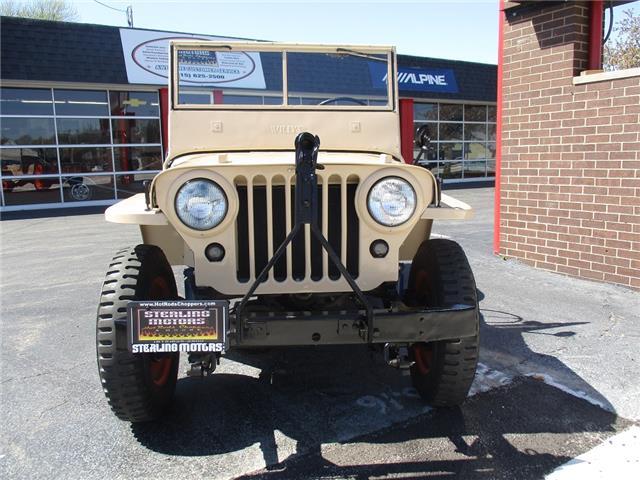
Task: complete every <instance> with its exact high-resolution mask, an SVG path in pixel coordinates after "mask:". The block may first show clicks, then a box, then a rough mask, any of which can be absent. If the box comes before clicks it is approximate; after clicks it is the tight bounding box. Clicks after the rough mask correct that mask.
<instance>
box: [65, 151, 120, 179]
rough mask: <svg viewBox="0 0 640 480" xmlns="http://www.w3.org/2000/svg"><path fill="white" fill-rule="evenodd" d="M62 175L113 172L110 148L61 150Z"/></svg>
mask: <svg viewBox="0 0 640 480" xmlns="http://www.w3.org/2000/svg"><path fill="white" fill-rule="evenodd" d="M60 168H61V169H62V173H63V174H64V173H100V172H111V171H113V161H112V158H111V149H110V148H95V147H79V148H61V149H60Z"/></svg>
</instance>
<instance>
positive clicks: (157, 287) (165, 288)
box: [149, 277, 173, 387]
mask: <svg viewBox="0 0 640 480" xmlns="http://www.w3.org/2000/svg"><path fill="white" fill-rule="evenodd" d="M168 295H169V285H168V284H167V281H166V280H165V279H164V277H155V278H154V279H153V281H152V282H151V286H150V288H149V298H151V299H154V300H160V299H166V298H167V296H168ZM172 365H173V358H172V357H169V356H155V357H153V358H152V359H151V361H150V364H149V373H151V381H152V382H153V383H154V384H155V385H157V386H159V387H161V386H163V385H165V384H166V383H167V380H169V374H170V373H171V366H172Z"/></svg>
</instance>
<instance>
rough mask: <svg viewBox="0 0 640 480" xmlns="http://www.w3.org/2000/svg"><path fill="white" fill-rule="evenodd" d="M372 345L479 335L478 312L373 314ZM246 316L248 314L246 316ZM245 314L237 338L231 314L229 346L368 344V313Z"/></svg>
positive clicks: (445, 310)
mask: <svg viewBox="0 0 640 480" xmlns="http://www.w3.org/2000/svg"><path fill="white" fill-rule="evenodd" d="M374 312H375V313H374V314H375V322H374V330H373V338H372V342H373V343H381V344H384V343H414V342H431V341H436V340H452V339H456V338H464V337H471V336H474V335H476V334H477V333H478V330H477V329H478V322H477V315H478V312H477V310H476V308H475V307H474V306H470V305H454V306H452V307H449V308H439V309H424V310H411V311H389V310H375V311H374ZM245 315H246V316H245ZM245 315H243V317H244V318H243V322H242V323H243V335H242V338H241V340H240V341H238V337H237V335H236V333H235V332H236V328H237V324H236V318H235V316H234V315H231V318H230V320H231V329H230V331H229V333H228V336H229V346H230V347H234V346H239V347H271V346H273V347H275V346H293V345H347V344H366V343H367V329H366V320H365V318H366V314H365V312H364V311H360V312H355V311H353V312H322V313H320V314H309V313H301V312H296V313H283V314H256V313H248V312H247V313H246V314H245Z"/></svg>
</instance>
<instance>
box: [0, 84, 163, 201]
mask: <svg viewBox="0 0 640 480" xmlns="http://www.w3.org/2000/svg"><path fill="white" fill-rule="evenodd" d="M7 83H9V84H3V85H2V88H7V89H21V90H31V89H33V90H48V91H49V92H50V95H51V97H50V98H51V102H52V110H53V111H52V114H51V115H24V114H7V115H5V114H2V115H1V116H0V117H1V118H2V119H4V118H49V119H52V121H53V125H54V140H55V141H54V143H51V144H46V145H39V144H36V145H31V144H16V145H0V151H2V150H10V149H12V148H13V149H20V148H33V149H42V148H46V149H51V150H55V155H56V161H57V173H49V174H43V175H33V174H31V175H15V176H3V175H2V173H1V172H0V179H2V180H5V179H11V180H35V179H40V178H42V179H52V178H55V179H57V180H58V184H59V185H60V187H59V190H60V199H59V201H58V202H57V203H42V204H35V203H34V204H32V203H26V204H16V205H7V203H6V201H5V192H4V188H0V209H2V210H3V211H8V210H13V209H21V210H26V209H34V208H59V207H64V206H69V205H75V206H81V205H83V206H91V205H104V204H111V203H113V202H115V201H117V200H120V199H121V198H126V197H125V196H123V197H121V196H120V195H119V194H118V187H117V177H118V176H123V175H131V176H133V175H142V174H145V175H147V174H150V175H153V176H155V175H157V174H158V173H159V172H161V171H162V170H161V169H157V170H140V171H137V170H136V171H125V172H122V171H117V170H116V169H115V166H116V164H115V149H116V148H124V147H157V148H159V150H160V164H162V161H163V160H164V155H165V152H164V145H163V144H162V115H161V111H160V94H159V91H158V89H149V88H146V89H145V88H119V87H110V86H105V87H104V88H96V87H95V86H87V87H86V88H83V87H81V86H68V85H48V86H46V87H43V86H42V85H33V86H23V85H16V84H14V83H12V82H11V83H10V82H7ZM127 86H128V87H136V86H135V85H127ZM55 90H86V91H104V92H105V93H106V96H107V109H108V110H107V111H108V113H109V115H58V114H57V111H56V99H55ZM111 92H141V93H142V92H144V93H152V94H154V95H155V98H156V99H157V105H158V107H157V112H158V114H157V116H149V115H144V116H129V115H113V114H112V109H111V107H112V105H111ZM58 119H100V120H107V121H108V123H109V138H108V140H109V141H108V143H104V144H93V143H91V144H71V143H60V141H59V138H58V122H57V120H58ZM114 119H128V120H133V119H136V120H155V121H157V122H158V126H159V131H160V139H159V142H158V143H148V142H147V143H114V141H113V120H114ZM65 148H108V149H109V150H110V155H111V171H109V172H85V173H81V172H78V173H75V174H72V173H64V172H63V171H62V164H61V153H60V150H61V149H65ZM99 176H102V177H111V182H112V185H113V190H114V195H113V198H112V199H108V200H87V201H84V202H77V201H73V202H72V201H66V200H65V198H64V197H65V192H64V187H63V185H64V181H65V179H68V178H72V177H99Z"/></svg>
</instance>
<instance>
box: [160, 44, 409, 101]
mask: <svg viewBox="0 0 640 480" xmlns="http://www.w3.org/2000/svg"><path fill="white" fill-rule="evenodd" d="M169 49H170V57H169V63H170V67H169V68H170V72H171V75H170V79H169V91H170V98H171V109H172V110H261V111H263V110H271V111H274V110H275V111H280V110H306V111H323V112H325V111H387V112H388V111H397V108H398V96H397V91H396V90H397V85H396V82H395V81H393V82H389V81H387V82H386V83H387V104H386V105H335V104H328V105H300V104H298V105H296V104H289V103H288V101H289V89H288V78H287V53H289V52H291V53H294V52H295V53H299V52H300V53H329V54H331V53H333V54H348V55H354V56H361V57H365V58H366V56H368V55H386V57H387V79H389V78H392V79H395V72H396V71H397V64H396V62H397V60H396V55H395V47H392V46H360V45H355V46H354V45H305V44H284V43H273V42H224V43H221V42H216V41H210V42H203V41H184V40H172V41H171V42H170V45H169ZM180 49H194V50H200V49H202V50H210V51H244V52H256V53H260V52H272V53H273V52H276V53H277V52H281V53H282V99H283V104H281V105H259V104H258V105H242V104H238V105H233V104H206V105H203V104H188V103H187V104H185V103H179V102H178V95H179V85H178V82H177V80H176V79H178V78H179V77H178V61H177V57H178V50H180Z"/></svg>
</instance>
